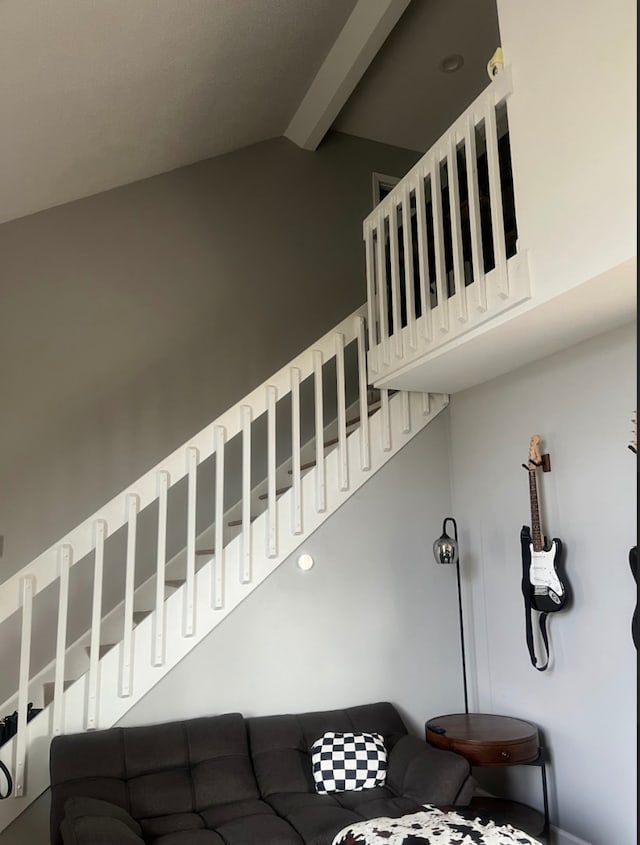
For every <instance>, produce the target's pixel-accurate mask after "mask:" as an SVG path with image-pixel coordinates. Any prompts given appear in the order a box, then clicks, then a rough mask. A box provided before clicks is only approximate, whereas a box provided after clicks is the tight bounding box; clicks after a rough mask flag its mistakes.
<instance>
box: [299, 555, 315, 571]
mask: <svg viewBox="0 0 640 845" xmlns="http://www.w3.org/2000/svg"><path fill="white" fill-rule="evenodd" d="M314 563H315V561H314V559H313V558H312V557H311V555H307V554H304V555H300V557H299V558H298V569H301V570H302V571H303V572H308V571H309V570H310V569H313V564H314Z"/></svg>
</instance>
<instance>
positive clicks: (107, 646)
mask: <svg viewBox="0 0 640 845" xmlns="http://www.w3.org/2000/svg"><path fill="white" fill-rule="evenodd" d="M116 645H118V643H101V644H100V646H99V648H98V660H102V658H103V657H104V656H105V654H106V653H107V652H108V651H110V650H111V649H112V648H113V647H114V646H116ZM84 650H85V651H86V653H87V657H91V646H90V645H87V646H85V647H84Z"/></svg>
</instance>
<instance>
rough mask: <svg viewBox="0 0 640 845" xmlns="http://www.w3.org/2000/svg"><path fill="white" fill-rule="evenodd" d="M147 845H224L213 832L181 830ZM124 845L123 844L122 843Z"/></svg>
mask: <svg viewBox="0 0 640 845" xmlns="http://www.w3.org/2000/svg"><path fill="white" fill-rule="evenodd" d="M147 842H148V843H149V845H226V843H225V841H224V839H223V838H222V837H221V836H220V834H219V833H216V832H215V831H214V830H181V831H178V832H177V833H168V834H167V835H166V836H159V837H158V838H157V839H149V840H147ZM123 845H124V843H123Z"/></svg>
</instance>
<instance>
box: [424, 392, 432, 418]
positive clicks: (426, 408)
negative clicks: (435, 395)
mask: <svg viewBox="0 0 640 845" xmlns="http://www.w3.org/2000/svg"><path fill="white" fill-rule="evenodd" d="M430 411H431V394H430V393H423V394H422V413H423V414H424V415H425V417H428V416H429V412H430Z"/></svg>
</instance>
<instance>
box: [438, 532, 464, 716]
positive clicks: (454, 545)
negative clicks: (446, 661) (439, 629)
mask: <svg viewBox="0 0 640 845" xmlns="http://www.w3.org/2000/svg"><path fill="white" fill-rule="evenodd" d="M447 522H450V523H451V524H452V525H453V537H450V536H449V535H448V534H447ZM433 555H434V557H435V559H436V563H441V564H445V565H446V564H450V563H453V564H455V567H456V576H457V579H458V615H459V619H460V649H461V651H462V683H463V686H464V712H465V713H468V712H469V698H468V695H467V664H466V658H465V651H464V625H463V621H462V590H461V589H460V561H459V554H458V525H457V523H456V521H455V519H454V518H453V517H452V516H447V517H445V519H444V521H443V523H442V536H441V537H439V538H438V539H437V540H436V541H435V543H434V544H433Z"/></svg>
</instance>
